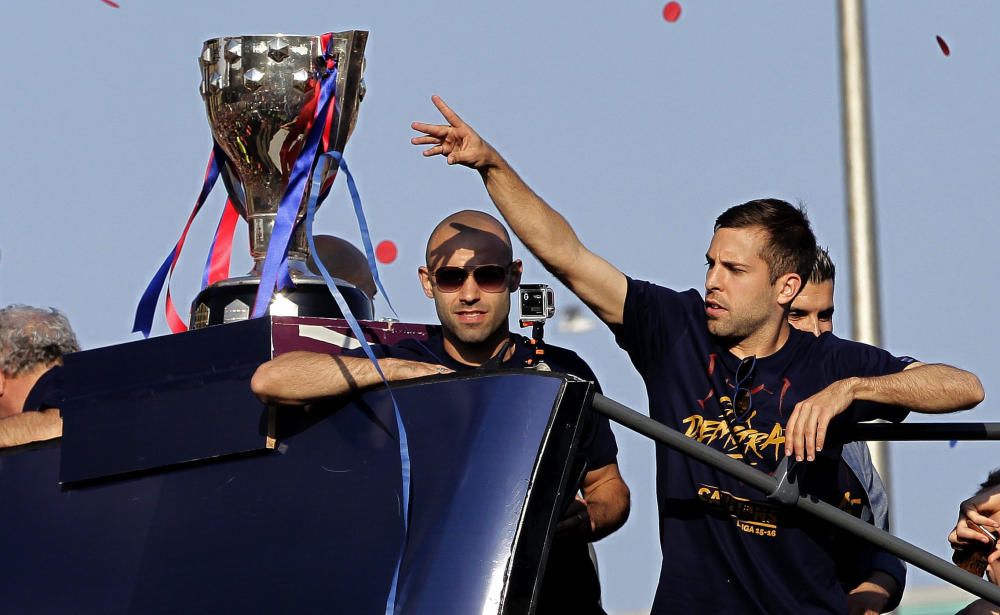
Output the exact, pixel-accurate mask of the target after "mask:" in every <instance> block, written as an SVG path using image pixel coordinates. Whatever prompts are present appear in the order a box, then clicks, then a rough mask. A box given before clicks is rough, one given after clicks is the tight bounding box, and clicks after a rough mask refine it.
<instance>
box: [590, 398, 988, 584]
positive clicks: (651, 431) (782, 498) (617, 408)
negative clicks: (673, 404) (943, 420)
mask: <svg viewBox="0 0 1000 615" xmlns="http://www.w3.org/2000/svg"><path fill="white" fill-rule="evenodd" d="M593 409H594V410H595V411H596V412H599V413H601V414H603V415H605V416H607V417H608V418H609V419H611V420H613V421H615V422H616V423H619V424H621V425H623V426H625V427H627V428H629V429H631V430H632V431H635V432H637V433H640V434H642V435H644V436H646V437H647V438H650V439H652V440H655V441H657V442H659V443H661V444H665V445H666V446H669V447H670V448H672V449H675V450H677V451H680V452H681V453H684V454H685V455H688V456H689V457H693V458H695V459H697V460H698V461H701V462H703V463H706V464H708V465H710V466H712V467H714V468H715V469H717V470H719V471H721V472H725V473H726V474H729V475H730V476H733V477H734V478H737V479H739V480H741V481H743V482H744V483H747V484H748V485H750V486H752V487H754V488H756V489H759V490H761V491H762V492H764V493H766V494H767V497H768V498H769V499H771V500H775V501H778V502H781V503H782V504H786V505H789V506H794V507H796V508H798V509H799V510H802V511H804V512H807V513H809V514H811V515H813V516H815V517H818V518H820V519H823V520H824V521H827V522H829V523H831V524H833V525H835V526H837V527H838V528H840V529H842V530H844V531H847V532H850V533H852V534H854V535H856V536H860V537H861V538H863V539H865V540H867V541H868V542H870V543H872V544H873V545H875V546H876V547H878V548H880V549H882V550H883V551H888V552H889V553H892V554H893V555H895V556H896V557H899V558H900V559H904V560H906V561H908V562H910V563H911V564H913V565H914V566H917V567H918V568H922V569H924V570H926V571H927V572H929V573H931V574H933V575H934V576H937V577H939V578H941V579H944V580H945V581H948V582H949V583H952V584H954V585H956V586H958V587H961V588H962V589H964V590H966V591H968V592H971V593H973V594H975V595H977V596H979V597H980V598H984V599H985V600H988V601H990V602H992V603H994V604H1000V587H998V586H996V585H993V584H992V583H988V582H987V581H985V580H983V579H981V578H979V577H976V576H974V575H972V574H970V573H968V572H966V571H964V570H962V569H961V568H959V567H958V566H955V565H954V564H952V563H951V562H947V561H945V560H943V559H941V558H940V557H938V556H936V555H933V554H931V553H928V552H927V551H924V550H923V549H921V548H919V547H916V546H914V545H912V544H910V543H908V542H906V541H905V540H901V539H899V538H896V537H895V536H893V535H892V534H889V533H888V532H883V531H882V530H880V529H878V528H876V527H875V526H873V525H870V524H868V523H866V522H864V521H862V520H861V519H858V518H857V517H853V516H851V515H850V514H848V513H846V512H844V511H842V510H840V509H838V508H836V507H835V506H832V505H830V504H827V503H826V502H823V501H820V500H818V499H816V498H814V497H812V496H810V495H809V494H806V493H800V492H799V488H798V485H797V484H796V483H795V482H794V480H791V478H792V477H793V476H794V475H793V474H789V471H790V470H791V469H793V467H794V464H788V463H786V462H785V461H782V463H781V465H779V466H778V469H777V471H776V472H775V475H776V476H770V475H768V474H765V473H764V472H761V471H759V470H755V469H753V468H751V467H750V466H748V465H746V464H744V463H743V462H740V461H737V460H735V459H732V458H730V457H729V456H728V455H726V454H725V453H722V452H721V451H717V450H715V449H713V448H711V447H709V446H706V445H704V444H702V443H700V442H696V441H695V440H692V439H691V438H688V437H687V436H685V435H684V434H682V433H681V432H679V431H677V430H675V429H671V428H669V427H667V426H666V425H664V424H662V423H659V422H657V421H654V420H653V419H651V418H649V417H648V416H645V415H643V414H640V413H638V412H636V411H635V410H632V409H631V408H629V407H627V406H624V405H622V404H620V403H618V402H616V401H615V400H613V399H609V398H607V397H605V396H603V395H600V394H597V395H594V401H593ZM941 425H942V424H937V425H929V424H920V425H891V424H886V425H883V424H862V425H858V426H857V428H858V429H857V431H854V432H853V433H854V434H855V435H858V436H860V435H861V434H866V435H865V436H864V437H865V438H868V437H869V436H874V437H871V438H870V439H873V440H876V439H894V440H896V439H899V440H953V439H980V440H985V439H995V438H998V437H1000V425H998V424H996V423H978V424H963V423H948V424H943V425H944V427H945V428H946V429H945V430H944V431H941V430H940V426H941ZM890 428H891V429H890ZM913 428H920V429H913ZM927 428H931V429H927ZM930 431H933V432H934V433H933V434H932V433H928V432H930ZM916 434H920V437H916ZM941 434H943V435H941ZM898 435H902V436H903V437H895V436H898ZM907 435H912V436H913V437H906V436H907ZM932 435H933V437H931V436H932ZM990 435H992V436H993V437H990ZM890 436H892V437H891V438H890ZM956 436H959V437H957V438H956ZM786 459H787V458H786Z"/></svg>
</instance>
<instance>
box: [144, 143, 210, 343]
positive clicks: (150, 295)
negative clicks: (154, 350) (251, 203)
mask: <svg viewBox="0 0 1000 615" xmlns="http://www.w3.org/2000/svg"><path fill="white" fill-rule="evenodd" d="M219 153H221V150H220V149H219V146H218V145H215V146H214V150H213V153H212V156H211V158H210V164H209V167H208V172H207V173H206V174H205V182H204V183H203V184H202V186H201V193H199V194H198V200H197V201H195V204H194V210H193V211H192V212H191V215H190V216H188V222H187V226H186V227H185V229H187V227H189V226H190V225H191V222H192V221H194V218H195V216H197V215H198V212H199V211H201V206H202V205H204V204H205V200H206V199H207V198H208V195H209V194H210V193H211V192H212V188H214V187H215V182H216V180H217V179H219V158H218V154H219ZM183 238H184V236H183V235H182V239H183ZM182 247H183V244H182V243H181V240H180V239H178V240H177V243H176V244H174V247H173V249H171V250H170V253H169V254H167V258H165V259H164V260H163V264H162V265H160V268H159V269H157V270H156V274H155V275H153V279H152V280H150V281H149V284H148V285H147V286H146V290H145V291H143V293H142V297H141V298H140V299H139V305H138V306H136V309H135V320H134V321H133V323H132V332H133V333H135V332H136V331H141V332H142V336H143V337H149V332H150V331H151V330H152V328H153V316H154V314H155V313H156V304H157V302H158V301H159V299H160V292H162V291H163V284H164V283H165V282H166V281H167V275H168V274H169V273H170V265H171V264H172V263H173V262H174V261H175V260H176V259H177V258H178V257H180V250H181V248H182Z"/></svg>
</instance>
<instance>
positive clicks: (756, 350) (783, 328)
mask: <svg viewBox="0 0 1000 615" xmlns="http://www.w3.org/2000/svg"><path fill="white" fill-rule="evenodd" d="M790 332H791V326H790V325H789V324H788V322H787V321H786V320H781V321H775V322H772V323H767V324H766V325H765V326H764V327H761V328H760V329H758V330H757V331H755V332H754V333H753V334H751V335H749V336H747V337H745V338H743V339H742V340H739V341H736V342H735V343H731V345H728V347H729V352H731V353H733V355H735V356H736V357H737V358H739V359H743V358H746V357H749V356H751V355H753V356H756V357H757V358H758V359H761V358H764V357H769V356H771V355H773V354H774V353H776V352H778V351H779V350H781V348H782V347H783V346H784V345H785V343H786V342H787V341H788V336H789V335H790Z"/></svg>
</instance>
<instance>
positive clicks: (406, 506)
mask: <svg viewBox="0 0 1000 615" xmlns="http://www.w3.org/2000/svg"><path fill="white" fill-rule="evenodd" d="M331 159H332V160H334V161H335V162H336V163H337V164H338V165H339V167H340V169H341V170H342V171H343V172H344V174H345V175H346V176H347V184H348V186H349V187H350V190H351V198H352V199H353V200H354V204H355V212H356V213H358V212H361V213H359V217H358V223H359V225H362V227H363V228H362V233H363V235H364V236H365V241H366V244H365V245H366V249H367V251H368V253H369V266H371V267H372V274H373V276H374V277H375V281H376V284H378V287H379V289H381V291H382V294H383V296H384V297H385V298H386V302H387V303H388V301H389V297H388V295H386V294H385V289H384V288H382V283H381V282H379V281H378V271H377V270H376V268H375V267H374V264H373V260H372V256H371V242H370V241H369V240H368V239H367V233H368V229H367V224H364V213H363V212H362V211H361V197H360V195H359V194H358V191H357V186H356V185H355V184H354V178H353V177H351V172H350V170H348V168H347V163H346V162H345V161H344V157H343V154H341V153H340V152H328V153H325V154H322V155H321V156H320V159H319V160H318V161H317V163H316V168H317V171H319V169H320V167H323V170H324V172H325V170H326V169H327V168H329V162H328V160H331ZM322 177H323V173H319V172H317V173H316V174H315V175H314V178H313V184H312V191H311V192H310V194H309V202H308V203H307V205H306V218H305V222H304V223H305V231H306V238H307V241H308V242H309V249H310V250H311V251H312V253H313V254H314V255H316V257H315V258H314V260H315V262H316V268H317V269H318V270H319V273H320V275H321V276H323V280H324V281H325V282H326V286H327V288H328V289H329V290H330V294H332V295H333V298H334V300H335V301H336V302H337V305H338V306H339V307H340V311H341V313H342V314H343V315H344V319H345V320H347V324H348V326H350V328H351V332H352V333H353V334H354V337H355V338H356V339H357V340H358V342H359V343H360V344H361V348H362V349H364V351H365V355H366V356H367V357H368V360H369V361H371V362H372V365H374V366H375V371H377V372H378V375H379V377H380V378H381V379H382V383H383V384H385V388H386V390H387V391H388V392H389V399H390V400H391V401H392V410H393V413H394V415H395V418H396V431H397V432H398V433H399V464H400V473H401V483H402V491H403V497H402V501H403V510H402V517H403V541H402V544H401V545H400V547H399V557H398V558H397V559H396V566H395V568H394V569H393V573H392V583H391V584H390V586H389V595H388V597H387V598H386V604H385V615H395V612H396V595H397V591H398V587H399V572H400V569H401V568H402V566H403V557H404V555H405V554H406V543H407V541H408V539H409V536H410V492H411V485H410V474H411V472H410V446H409V441H408V439H407V437H406V426H405V425H404V423H403V415H402V414H401V413H400V411H399V404H397V403H396V396H395V395H394V394H393V392H392V387H391V386H390V385H389V380H388V379H387V378H386V377H385V374H384V373H383V372H382V367H381V366H380V365H379V363H378V359H376V358H375V353H373V352H372V349H371V344H370V343H369V342H368V339H367V338H366V337H365V334H364V332H363V331H362V330H361V325H360V324H359V323H358V319H357V318H356V317H355V316H354V314H353V313H352V312H351V308H350V306H348V305H347V301H346V300H345V299H344V296H343V294H342V293H341V292H340V288H338V287H337V283H336V282H335V281H334V280H333V276H331V275H330V272H329V271H327V269H326V267H325V266H324V265H323V261H322V259H320V258H319V256H318V254H319V253H318V252H317V250H316V242H315V240H314V239H313V233H312V227H313V220H314V219H315V216H316V209H317V207H318V203H319V200H320V199H321V198H322V197H321V195H320V193H321V192H322V186H321V183H322V179H321V178H322ZM391 307H392V305H391V304H390V308H391ZM393 313H395V310H393Z"/></svg>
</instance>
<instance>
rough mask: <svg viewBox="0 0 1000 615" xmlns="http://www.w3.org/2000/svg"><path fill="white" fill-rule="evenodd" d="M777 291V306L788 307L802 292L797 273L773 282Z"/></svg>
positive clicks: (787, 274)
mask: <svg viewBox="0 0 1000 615" xmlns="http://www.w3.org/2000/svg"><path fill="white" fill-rule="evenodd" d="M774 285H775V288H776V289H777V290H778V305H780V306H781V307H788V306H790V305H791V304H792V300H793V299H795V297H797V296H798V294H799V291H800V290H802V278H801V277H800V276H799V274H797V273H786V274H785V275H783V276H781V277H779V278H778V279H777V280H775V282H774Z"/></svg>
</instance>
